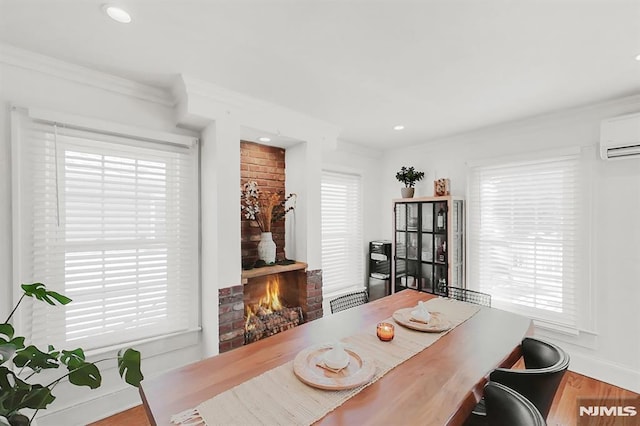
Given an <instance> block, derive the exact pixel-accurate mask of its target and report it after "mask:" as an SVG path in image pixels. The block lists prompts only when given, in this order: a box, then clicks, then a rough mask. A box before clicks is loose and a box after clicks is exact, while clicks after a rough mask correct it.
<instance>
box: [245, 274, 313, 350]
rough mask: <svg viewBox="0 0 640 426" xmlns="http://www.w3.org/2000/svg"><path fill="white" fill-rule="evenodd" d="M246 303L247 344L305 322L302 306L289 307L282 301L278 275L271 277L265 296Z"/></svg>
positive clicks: (265, 289) (265, 288)
mask: <svg viewBox="0 0 640 426" xmlns="http://www.w3.org/2000/svg"><path fill="white" fill-rule="evenodd" d="M256 299H257V301H255V300H256ZM256 299H254V301H249V302H246V303H245V326H244V331H245V333H244V340H245V344H247V343H252V342H256V341H258V340H260V339H263V338H265V337H268V336H272V335H274V334H277V333H280V332H281V331H285V330H288V329H290V328H293V327H295V326H297V325H298V324H301V323H302V322H303V317H302V308H301V307H300V306H294V307H287V306H285V303H283V301H282V300H281V293H280V280H279V279H278V275H277V274H276V275H272V276H269V278H268V280H267V281H266V285H265V286H264V294H263V295H262V296H260V297H258V298H256Z"/></svg>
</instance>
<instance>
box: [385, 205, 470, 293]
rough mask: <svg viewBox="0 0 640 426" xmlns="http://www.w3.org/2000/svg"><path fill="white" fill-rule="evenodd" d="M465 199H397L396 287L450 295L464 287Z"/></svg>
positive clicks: (395, 211)
mask: <svg viewBox="0 0 640 426" xmlns="http://www.w3.org/2000/svg"><path fill="white" fill-rule="evenodd" d="M462 208H463V204H462V200H458V199H454V198H452V197H450V196H446V197H421V198H415V199H400V200H394V210H393V211H394V217H395V226H394V236H393V238H394V241H393V251H394V253H393V268H392V275H393V279H392V281H393V287H394V289H393V290H394V292H396V291H401V290H404V289H406V288H413V289H415V290H420V291H426V292H429V293H434V294H440V295H446V287H447V286H448V285H453V286H459V287H464V263H463V255H462V254H463V247H462V246H463V241H464V234H463V227H464V223H463V211H462Z"/></svg>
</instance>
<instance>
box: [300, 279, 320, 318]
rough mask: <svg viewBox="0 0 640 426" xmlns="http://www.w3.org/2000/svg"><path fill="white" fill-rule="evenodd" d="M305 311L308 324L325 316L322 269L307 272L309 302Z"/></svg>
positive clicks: (307, 301)
mask: <svg viewBox="0 0 640 426" xmlns="http://www.w3.org/2000/svg"><path fill="white" fill-rule="evenodd" d="M303 310H304V311H306V313H307V317H306V318H305V320H306V321H307V322H309V321H313V320H315V319H318V318H322V315H323V314H324V312H323V310H322V271H321V270H320V269H317V270H315V271H307V300H306V309H305V308H303Z"/></svg>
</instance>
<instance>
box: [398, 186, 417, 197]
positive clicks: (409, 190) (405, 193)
mask: <svg viewBox="0 0 640 426" xmlns="http://www.w3.org/2000/svg"><path fill="white" fill-rule="evenodd" d="M413 191H415V188H400V193H401V194H402V198H413Z"/></svg>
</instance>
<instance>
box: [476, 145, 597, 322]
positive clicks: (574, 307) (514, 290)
mask: <svg viewBox="0 0 640 426" xmlns="http://www.w3.org/2000/svg"><path fill="white" fill-rule="evenodd" d="M580 171H581V167H580V159H579V155H578V154H575V155H565V156H562V157H556V158H548V159H542V160H536V161H529V162H517V163H510V164H500V165H492V166H485V167H474V168H472V169H471V170H470V178H469V200H468V208H469V216H468V217H469V233H468V245H469V268H470V269H469V277H468V278H469V280H470V286H471V287H472V288H476V289H479V290H480V291H484V292H487V293H490V294H491V295H492V297H493V304H494V306H496V307H499V308H503V309H506V310H510V311H513V312H517V313H520V314H523V315H527V316H529V317H531V318H533V319H534V320H537V322H538V323H541V324H543V325H546V326H548V327H551V328H554V329H558V330H562V331H564V332H570V333H575V332H576V330H577V327H578V317H579V315H578V295H577V286H578V285H580V277H581V269H585V267H586V265H585V263H584V261H583V256H582V255H581V250H582V249H583V247H584V244H585V242H584V241H583V233H582V232H581V229H582V228H581V226H582V225H581V223H580V221H581V216H582V215H581V213H582V208H583V207H582V206H583V202H582V200H581V194H582V188H581V185H582V184H581V182H582V179H581V172H580ZM583 284H585V283H583Z"/></svg>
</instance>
